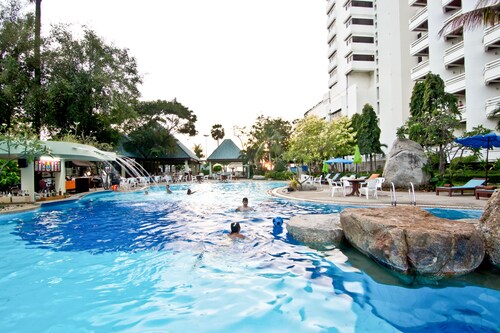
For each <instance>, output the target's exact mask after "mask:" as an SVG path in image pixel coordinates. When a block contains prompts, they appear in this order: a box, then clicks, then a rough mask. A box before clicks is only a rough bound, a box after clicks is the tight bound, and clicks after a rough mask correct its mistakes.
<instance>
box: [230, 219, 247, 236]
mask: <svg viewBox="0 0 500 333" xmlns="http://www.w3.org/2000/svg"><path fill="white" fill-rule="evenodd" d="M240 231H241V226H240V224H239V223H238V222H233V223H231V233H230V234H229V235H228V236H229V237H231V238H245V236H243V235H242V234H240Z"/></svg>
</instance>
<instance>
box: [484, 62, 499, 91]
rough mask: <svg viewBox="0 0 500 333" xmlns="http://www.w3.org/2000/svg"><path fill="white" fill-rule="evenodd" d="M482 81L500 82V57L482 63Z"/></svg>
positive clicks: (487, 82)
mask: <svg viewBox="0 0 500 333" xmlns="http://www.w3.org/2000/svg"><path fill="white" fill-rule="evenodd" d="M483 73H484V83H485V84H487V85H488V84H490V83H500V59H497V60H494V61H491V62H489V63H487V64H486V65H484V71H483Z"/></svg>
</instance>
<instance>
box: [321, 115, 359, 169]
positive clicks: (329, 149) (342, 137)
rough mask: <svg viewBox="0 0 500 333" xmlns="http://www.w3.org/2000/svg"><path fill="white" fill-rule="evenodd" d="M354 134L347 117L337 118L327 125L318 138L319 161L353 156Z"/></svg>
mask: <svg viewBox="0 0 500 333" xmlns="http://www.w3.org/2000/svg"><path fill="white" fill-rule="evenodd" d="M355 138H356V132H355V131H354V128H353V127H352V123H351V120H350V119H349V118H348V117H345V116H343V117H339V118H335V119H334V120H332V121H330V122H329V123H327V126H326V128H325V130H324V132H323V133H322V135H321V136H320V140H319V142H320V143H321V145H320V147H321V154H320V158H321V159H328V158H330V157H343V156H347V155H352V154H354V147H355V145H356V139H355Z"/></svg>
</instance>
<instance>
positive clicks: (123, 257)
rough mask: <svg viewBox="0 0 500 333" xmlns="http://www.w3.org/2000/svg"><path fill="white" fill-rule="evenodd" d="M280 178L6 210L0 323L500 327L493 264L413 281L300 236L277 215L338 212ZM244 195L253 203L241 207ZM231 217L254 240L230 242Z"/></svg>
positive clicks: (19, 326)
mask: <svg viewBox="0 0 500 333" xmlns="http://www.w3.org/2000/svg"><path fill="white" fill-rule="evenodd" d="M279 185H281V184H279V183H270V182H261V183H258V182H256V183H252V182H248V183H237V184H196V185H191V188H192V189H193V190H196V191H197V192H196V193H195V194H193V195H190V196H187V195H186V194H185V193H186V190H187V188H188V187H187V186H186V185H179V186H176V185H174V186H172V189H173V190H174V193H173V194H171V195H167V194H166V193H165V192H164V191H163V190H159V189H158V190H155V189H153V190H152V191H151V192H150V193H149V195H144V193H102V194H97V195H90V196H87V197H85V198H83V199H81V200H78V201H75V202H72V203H67V204H59V205H49V206H46V207H43V208H41V209H39V210H37V211H35V212H27V213H21V214H9V215H5V216H1V217H0V253H1V256H2V260H1V262H0V332H9V333H10V332H23V333H24V332H50V333H54V332H258V331H261V332H498V327H500V310H499V309H500V279H499V275H498V274H497V273H492V272H488V271H481V270H479V271H478V272H477V273H473V274H470V275H468V276H466V277H459V278H454V279H449V280H441V281H410V280H408V278H407V277H402V276H398V275H396V274H394V273H391V272H389V271H387V270H385V269H383V268H381V267H379V266H378V265H376V264H374V263H373V262H371V261H370V260H369V259H368V258H366V257H364V256H362V255H360V254H359V253H357V252H356V251H355V250H352V249H349V248H346V249H341V250H340V249H334V248H331V249H327V250H323V251H318V250H313V249H310V248H308V247H305V246H302V245H300V244H297V243H296V242H294V241H293V240H292V239H290V238H289V237H288V236H287V233H286V228H285V230H281V231H276V230H273V225H272V218H273V217H275V216H283V217H284V218H285V221H286V219H287V218H290V217H291V216H293V215H298V214H324V213H334V212H339V211H341V210H342V209H343V207H341V206H335V205H323V204H312V203H303V202H288V201H285V200H281V199H278V198H274V197H271V196H269V195H268V194H267V190H269V189H270V188H272V187H275V186H279ZM163 189H164V187H163ZM244 196H246V197H248V198H249V199H250V205H251V206H253V207H254V208H255V209H256V210H255V211H254V212H245V213H237V212H235V208H236V207H237V206H239V205H240V202H241V199H242V198H243V197H244ZM431 211H432V213H434V214H436V215H438V216H449V217H451V218H478V217H479V216H480V212H477V211H452V210H442V209H435V210H431ZM234 221H236V222H240V224H241V225H242V233H243V234H244V235H246V239H244V240H236V241H233V240H231V239H229V237H227V233H228V230H229V224H230V223H231V222H234Z"/></svg>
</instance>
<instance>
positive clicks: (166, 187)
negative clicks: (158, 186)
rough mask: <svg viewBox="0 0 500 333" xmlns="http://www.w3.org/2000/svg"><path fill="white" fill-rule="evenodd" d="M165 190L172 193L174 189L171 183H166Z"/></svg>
mask: <svg viewBox="0 0 500 333" xmlns="http://www.w3.org/2000/svg"><path fill="white" fill-rule="evenodd" d="M165 190H166V191H167V193H168V194H171V193H172V190H171V189H170V185H168V184H167V185H165Z"/></svg>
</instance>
